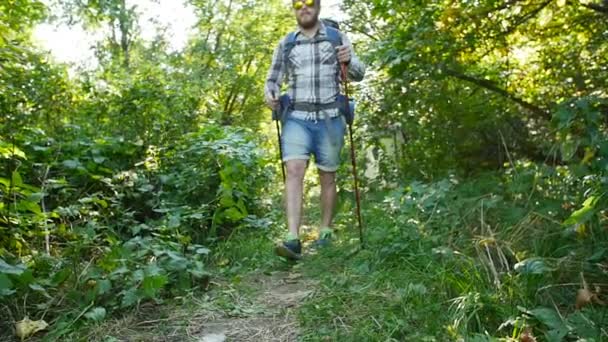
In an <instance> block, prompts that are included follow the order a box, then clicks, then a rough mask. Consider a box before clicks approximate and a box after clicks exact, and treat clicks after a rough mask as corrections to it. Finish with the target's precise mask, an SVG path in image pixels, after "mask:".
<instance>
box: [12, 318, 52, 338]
mask: <svg viewBox="0 0 608 342" xmlns="http://www.w3.org/2000/svg"><path fill="white" fill-rule="evenodd" d="M48 326H49V324H48V323H47V322H45V321H44V320H42V319H41V320H39V321H32V320H30V319H29V318H28V317H25V318H24V319H23V320H21V321H19V322H17V323H15V335H17V337H19V338H20V339H21V341H23V340H24V339H26V338H28V337H29V336H32V335H34V334H35V333H37V332H39V331H41V330H44V329H46V328H47V327H48Z"/></svg>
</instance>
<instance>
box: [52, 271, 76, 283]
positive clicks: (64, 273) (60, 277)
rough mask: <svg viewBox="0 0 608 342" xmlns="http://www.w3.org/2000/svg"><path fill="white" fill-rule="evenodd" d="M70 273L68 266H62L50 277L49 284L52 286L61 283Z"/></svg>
mask: <svg viewBox="0 0 608 342" xmlns="http://www.w3.org/2000/svg"><path fill="white" fill-rule="evenodd" d="M71 274H72V270H70V269H69V268H64V269H62V270H61V271H59V272H56V273H55V274H54V275H53V278H52V279H51V284H52V285H53V286H59V285H61V284H62V283H63V282H64V281H65V280H66V279H68V277H69V276H70V275H71Z"/></svg>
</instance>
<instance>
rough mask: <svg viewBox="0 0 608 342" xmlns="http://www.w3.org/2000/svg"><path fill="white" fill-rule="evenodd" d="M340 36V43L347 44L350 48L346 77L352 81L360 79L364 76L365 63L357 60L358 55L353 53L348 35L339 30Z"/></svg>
mask: <svg viewBox="0 0 608 342" xmlns="http://www.w3.org/2000/svg"><path fill="white" fill-rule="evenodd" d="M340 35H341V36H342V44H343V45H346V46H348V48H349V49H350V63H349V64H348V78H349V79H351V80H352V81H361V80H363V76H365V64H363V63H362V62H361V60H359V57H357V55H356V54H355V49H353V45H352V44H351V42H350V40H349V39H348V37H347V36H346V35H345V34H344V33H342V32H340Z"/></svg>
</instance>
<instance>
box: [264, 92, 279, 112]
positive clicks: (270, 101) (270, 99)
mask: <svg viewBox="0 0 608 342" xmlns="http://www.w3.org/2000/svg"><path fill="white" fill-rule="evenodd" d="M266 105H268V107H270V109H272V110H277V109H278V108H279V98H278V97H277V95H276V94H275V93H274V91H272V92H270V94H266Z"/></svg>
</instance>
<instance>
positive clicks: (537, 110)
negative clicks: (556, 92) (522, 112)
mask: <svg viewBox="0 0 608 342" xmlns="http://www.w3.org/2000/svg"><path fill="white" fill-rule="evenodd" d="M443 72H445V74H447V75H448V76H452V77H455V78H457V79H459V80H462V81H466V82H469V83H473V84H475V85H477V86H479V87H482V88H485V89H487V90H490V91H492V92H494V93H496V94H499V95H501V96H503V97H505V98H507V99H509V100H511V101H513V102H515V103H517V104H519V105H520V106H522V107H523V108H525V109H527V110H529V111H530V112H532V113H534V114H536V115H538V116H539V117H542V118H544V119H546V120H550V119H551V114H550V113H549V112H548V111H547V110H545V109H543V108H541V107H538V106H536V105H534V104H531V103H529V102H526V101H524V100H522V99H520V98H519V97H517V96H515V95H514V94H511V93H509V92H508V91H506V90H504V89H502V88H500V87H499V86H497V85H496V84H495V83H494V82H492V81H489V80H485V79H479V78H475V77H472V76H469V75H466V74H463V73H461V72H459V71H456V70H453V69H448V68H444V69H443Z"/></svg>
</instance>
